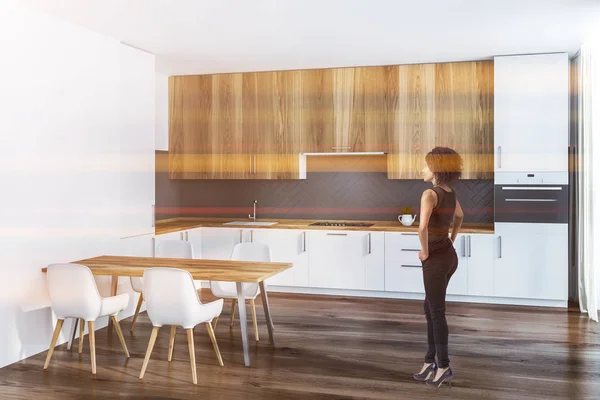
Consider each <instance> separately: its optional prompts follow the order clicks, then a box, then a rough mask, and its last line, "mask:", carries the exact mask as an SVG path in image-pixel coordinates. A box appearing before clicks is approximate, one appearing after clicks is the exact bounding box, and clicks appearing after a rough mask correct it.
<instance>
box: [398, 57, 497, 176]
mask: <svg viewBox="0 0 600 400" xmlns="http://www.w3.org/2000/svg"><path fill="white" fill-rule="evenodd" d="M397 96H398V101H397V104H396V105H393V106H392V108H393V110H394V111H393V112H392V114H394V115H395V117H393V118H390V123H391V124H392V128H391V129H390V131H389V135H390V136H389V143H390V150H389V151H390V153H389V155H388V178H390V179H419V178H421V170H422V168H423V166H424V157H425V155H426V154H427V153H428V152H429V151H430V150H431V149H432V148H433V147H435V146H445V147H451V148H453V149H454V150H456V151H457V152H458V153H459V154H460V155H461V156H462V158H463V162H464V165H463V179H492V178H493V168H494V161H493V157H494V143H493V142H494V140H493V137H494V135H493V109H494V105H493V63H492V62H491V61H478V62H461V63H443V64H421V65H402V66H400V67H399V73H398V95H397ZM391 98H392V99H393V95H391ZM391 103H392V104H393V103H394V101H393V100H392V101H391Z"/></svg>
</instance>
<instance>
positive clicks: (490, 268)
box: [466, 234, 494, 297]
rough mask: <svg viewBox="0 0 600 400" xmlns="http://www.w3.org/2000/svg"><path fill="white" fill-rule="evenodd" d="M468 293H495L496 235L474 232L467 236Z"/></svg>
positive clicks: (491, 294) (474, 294)
mask: <svg viewBox="0 0 600 400" xmlns="http://www.w3.org/2000/svg"><path fill="white" fill-rule="evenodd" d="M466 239H467V242H466V254H467V260H468V267H467V274H468V277H467V282H468V285H467V294H468V295H469V296H487V297H491V296H493V295H494V235H490V234H473V235H468V236H467V237H466Z"/></svg>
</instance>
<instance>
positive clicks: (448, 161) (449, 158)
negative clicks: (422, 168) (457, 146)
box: [425, 147, 463, 185]
mask: <svg viewBox="0 0 600 400" xmlns="http://www.w3.org/2000/svg"><path fill="white" fill-rule="evenodd" d="M425 162H426V163H427V166H428V167H429V169H430V170H431V172H433V176H434V179H435V182H436V183H437V184H438V185H447V184H450V183H453V182H455V181H457V180H458V179H459V178H460V177H461V175H462V169H463V160H462V158H461V157H460V154H458V153H457V152H456V151H454V150H452V149H451V148H449V147H435V148H434V149H433V150H431V151H430V152H429V153H427V155H426V156H425Z"/></svg>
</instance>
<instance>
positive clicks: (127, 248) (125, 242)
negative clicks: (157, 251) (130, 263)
mask: <svg viewBox="0 0 600 400" xmlns="http://www.w3.org/2000/svg"><path fill="white" fill-rule="evenodd" d="M154 240H155V239H154V235H152V234H150V235H143V236H133V237H129V238H125V239H121V241H120V246H121V252H120V255H122V256H131V257H154Z"/></svg>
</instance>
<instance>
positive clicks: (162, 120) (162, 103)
mask: <svg viewBox="0 0 600 400" xmlns="http://www.w3.org/2000/svg"><path fill="white" fill-rule="evenodd" d="M155 132H156V150H165V151H167V150H169V77H168V75H165V74H162V73H160V72H157V73H156V131H155Z"/></svg>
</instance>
